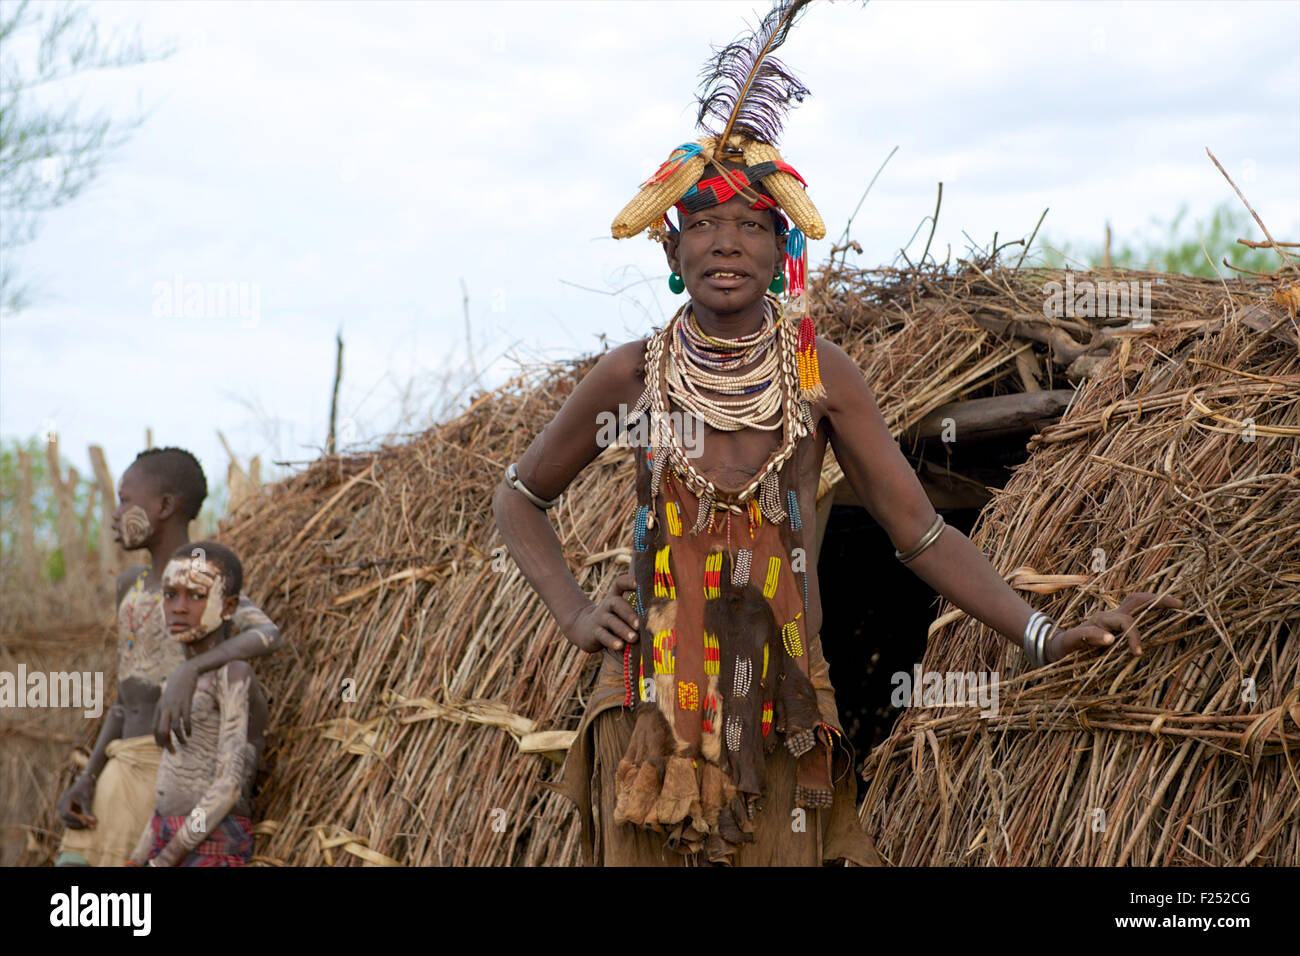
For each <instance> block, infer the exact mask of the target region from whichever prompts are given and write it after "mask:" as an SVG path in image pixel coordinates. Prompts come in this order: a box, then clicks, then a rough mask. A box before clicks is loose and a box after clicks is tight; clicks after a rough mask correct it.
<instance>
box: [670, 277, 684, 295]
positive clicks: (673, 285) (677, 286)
mask: <svg viewBox="0 0 1300 956" xmlns="http://www.w3.org/2000/svg"><path fill="white" fill-rule="evenodd" d="M668 288H669V289H670V290H671V291H672V293H673V295H681V294H682V293H683V292H685V291H686V283H685V282H684V281H683V280H682V277H681V273H678V272H674V273H673V274H672V275H670V276H669V277H668Z"/></svg>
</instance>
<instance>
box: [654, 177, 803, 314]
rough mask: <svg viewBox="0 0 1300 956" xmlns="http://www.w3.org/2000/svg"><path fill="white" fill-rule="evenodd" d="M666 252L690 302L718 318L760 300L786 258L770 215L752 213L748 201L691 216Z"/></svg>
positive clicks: (730, 201) (738, 200)
mask: <svg viewBox="0 0 1300 956" xmlns="http://www.w3.org/2000/svg"><path fill="white" fill-rule="evenodd" d="M665 250H666V252H667V253H668V264H669V265H670V266H671V267H672V269H673V271H674V272H677V273H679V274H680V275H681V277H682V281H684V282H685V283H686V291H687V292H689V293H690V296H691V302H692V303H693V304H694V305H695V306H697V307H703V308H705V309H707V310H708V311H710V312H714V313H717V314H726V313H733V312H740V311H743V310H745V309H747V308H749V307H751V306H753V305H754V304H755V303H756V302H758V301H759V300H761V299H762V298H763V293H765V292H766V291H767V287H768V284H769V283H770V282H771V281H772V279H773V277H774V276H776V275H777V273H778V272H780V270H781V265H782V261H783V255H784V245H783V243H782V241H781V240H779V239H778V238H777V232H776V226H775V223H774V222H773V217H772V214H771V212H770V211H768V210H766V209H751V208H750V201H749V200H748V199H746V198H745V197H743V196H733V197H731V199H728V200H727V201H726V202H724V203H721V204H719V205H717V206H711V207H710V208H708V209H703V210H701V211H699V212H695V213H690V214H688V215H687V216H686V217H685V218H684V219H683V220H682V224H681V232H680V234H679V235H678V237H677V239H676V241H675V242H674V241H672V240H670V241H669V242H668V244H667V246H666V247H665Z"/></svg>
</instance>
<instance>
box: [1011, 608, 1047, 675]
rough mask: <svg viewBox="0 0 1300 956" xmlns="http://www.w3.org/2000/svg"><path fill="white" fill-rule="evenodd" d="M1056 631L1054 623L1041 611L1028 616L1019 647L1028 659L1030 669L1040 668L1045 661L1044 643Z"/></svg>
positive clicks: (1045, 650) (1045, 649) (1045, 648)
mask: <svg viewBox="0 0 1300 956" xmlns="http://www.w3.org/2000/svg"><path fill="white" fill-rule="evenodd" d="M1055 630H1056V623H1055V622H1054V621H1053V620H1052V619H1051V618H1050V617H1048V616H1047V615H1046V614H1044V613H1043V612H1042V611H1035V612H1034V613H1033V614H1031V615H1029V620H1028V621H1027V622H1026V623H1025V633H1024V636H1023V637H1021V639H1020V647H1021V649H1022V650H1023V651H1024V652H1025V656H1026V657H1027V658H1029V664H1030V666H1031V667H1042V666H1043V665H1044V664H1046V663H1047V662H1048V661H1047V647H1046V641H1047V638H1048V635H1050V634H1051V633H1052V632H1053V631H1055Z"/></svg>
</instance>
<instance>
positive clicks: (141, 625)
mask: <svg viewBox="0 0 1300 956" xmlns="http://www.w3.org/2000/svg"><path fill="white" fill-rule="evenodd" d="M206 496H207V479H206V478H205V476H204V474H203V469H202V467H201V466H200V465H199V463H198V461H197V460H196V459H195V458H194V456H193V455H191V454H190V453H189V452H187V451H184V450H183V449H180V448H151V449H149V450H147V451H144V452H141V453H140V455H138V456H137V457H136V460H135V462H134V463H133V464H132V465H131V466H130V467H129V468H128V469H127V470H126V471H125V472H124V473H123V475H122V478H121V480H120V482H119V486H118V498H119V505H118V508H117V510H116V511H115V512H114V513H113V530H114V538H115V540H116V541H117V542H118V543H119V544H120V545H121V546H122V548H123V549H124V550H127V551H131V550H135V549H137V548H147V549H148V550H149V552H150V562H151V563H150V564H149V565H148V566H136V567H131V568H128V569H127V570H125V571H123V572H122V574H121V575H120V576H119V578H118V581H117V592H116V606H117V633H118V669H117V686H118V690H117V699H116V700H115V701H114V702H113V704H112V706H111V707H109V709H108V712H107V714H106V715H105V717H104V723H103V726H102V728H101V730H100V733H99V738H98V740H96V742H95V746H94V749H93V750H92V751H91V754H90V757H89V759H88V761H87V763H86V767H85V769H84V770H83V771H82V773H81V774H80V775H79V776H78V777H77V779H76V780H75V781H74V782H73V784H72V786H71V787H70V788H69V789H68V790H67V791H66V792H65V793H64V794H63V796H62V797H61V798H60V800H59V804H58V810H59V813H60V815H61V816H62V818H63V822H64V823H65V824H66V825H67V827H68V829H67V831H66V832H65V834H64V837H63V841H62V844H61V845H60V847H59V849H60V851H61V852H60V854H59V858H58V861H57V863H56V865H62V866H86V865H89V866H120V865H121V864H122V863H123V862H124V861H125V860H126V858H127V855H128V854H129V853H130V852H131V849H132V847H134V846H135V842H136V839H137V838H138V837H139V835H140V829H141V827H143V826H144V825H145V824H146V823H148V821H149V819H150V817H151V815H152V814H153V810H154V792H153V790H154V780H155V777H156V776H157V773H158V763H159V760H160V758H161V755H162V752H163V751H162V748H164V747H168V748H170V747H171V746H172V736H173V734H174V735H175V738H176V740H177V741H179V742H181V743H184V741H185V739H186V733H187V731H188V727H187V724H188V723H189V719H190V718H189V711H190V706H191V700H192V698H193V696H194V692H195V687H196V684H197V681H198V677H199V675H200V674H204V673H208V672H211V671H212V670H214V669H216V668H219V667H221V666H223V665H224V664H225V663H227V662H228V661H230V660H235V659H247V658H250V657H255V656H257V655H260V654H266V653H269V652H271V651H274V650H276V649H278V648H280V647H282V646H284V639H283V638H282V637H281V635H280V631H279V629H278V628H276V626H275V625H274V624H273V623H272V622H271V620H270V619H269V618H268V617H267V616H266V615H265V614H264V613H263V612H262V611H261V609H260V608H258V607H257V605H255V604H254V603H253V602H252V601H250V600H249V599H248V598H246V597H242V596H241V598H240V600H239V605H238V607H237V609H236V610H235V612H234V615H233V619H232V625H233V626H232V631H233V632H234V634H233V636H232V637H231V639H230V640H228V641H224V642H222V643H221V644H219V645H217V646H216V647H215V648H213V649H212V650H210V651H208V652H207V653H204V654H199V655H195V656H191V657H187V656H186V654H185V652H184V649H183V647H182V645H181V644H179V643H178V642H176V641H174V640H172V639H171V637H170V636H169V635H168V633H167V628H166V625H165V620H164V615H163V609H162V595H161V589H162V578H163V570H164V568H165V567H166V565H167V562H168V559H169V558H170V557H171V555H172V554H173V553H174V552H175V551H176V550H177V548H179V547H180V546H182V545H184V544H186V543H187V542H188V541H189V533H188V527H189V522H190V520H191V519H192V518H193V517H194V516H196V515H197V514H198V512H199V508H200V507H201V505H202V503H203V500H204V498H205V497H206ZM255 691H256V693H257V694H258V695H259V697H258V699H259V701H260V706H261V707H263V708H265V701H262V700H261V698H260V690H258V689H256V688H255Z"/></svg>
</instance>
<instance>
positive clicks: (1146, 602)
mask: <svg viewBox="0 0 1300 956" xmlns="http://www.w3.org/2000/svg"><path fill="white" fill-rule="evenodd" d="M1152 605H1154V606H1156V607H1169V608H1180V607H1182V606H1183V602H1182V599H1181V598H1177V597H1174V596H1173V595H1172V594H1166V595H1165V596H1164V597H1157V596H1156V595H1154V594H1149V593H1147V592H1146V591H1138V592H1136V593H1134V594H1130V595H1129V596H1128V597H1126V598H1124V600H1123V601H1121V602H1120V604H1119V607H1117V608H1115V609H1114V610H1113V611H1097V612H1096V613H1094V614H1092V615H1091V616H1089V617H1088V619H1087V620H1086V621H1084V622H1083V623H1082V624H1080V625H1078V626H1077V627H1072V628H1070V629H1069V630H1061V629H1058V630H1057V631H1056V633H1055V634H1054V635H1053V636H1052V640H1051V642H1050V644H1049V645H1048V654H1047V657H1048V660H1049V661H1059V660H1060V659H1061V658H1062V657H1065V656H1066V655H1067V654H1073V653H1074V652H1075V651H1077V650H1080V649H1082V648H1085V647H1106V646H1108V645H1110V644H1113V643H1115V638H1116V636H1118V637H1120V638H1124V639H1127V640H1128V646H1129V650H1131V651H1132V652H1133V653H1134V654H1136V655H1138V656H1139V657H1140V656H1141V655H1142V640H1141V638H1140V637H1139V635H1138V629H1137V623H1136V620H1135V618H1136V616H1137V615H1138V614H1140V613H1141V612H1142V611H1144V610H1146V609H1147V608H1148V607H1151V606H1152Z"/></svg>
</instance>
